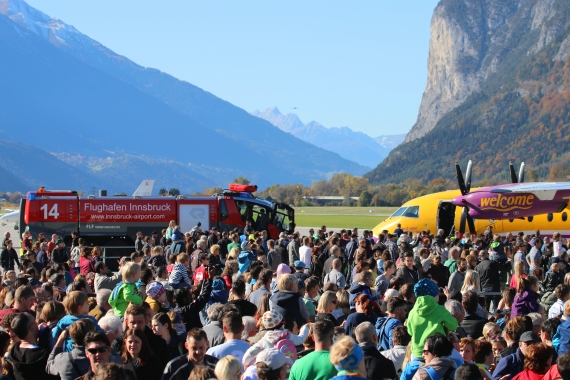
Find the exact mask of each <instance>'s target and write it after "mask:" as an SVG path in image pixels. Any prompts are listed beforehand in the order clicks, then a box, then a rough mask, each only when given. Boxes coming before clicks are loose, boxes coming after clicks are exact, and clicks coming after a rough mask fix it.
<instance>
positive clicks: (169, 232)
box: [166, 220, 176, 240]
mask: <svg viewBox="0 0 570 380" xmlns="http://www.w3.org/2000/svg"><path fill="white" fill-rule="evenodd" d="M174 227H176V221H175V220H171V221H170V223H168V228H167V229H166V240H168V239H172V230H174Z"/></svg>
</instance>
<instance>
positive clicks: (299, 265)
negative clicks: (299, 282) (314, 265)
mask: <svg viewBox="0 0 570 380" xmlns="http://www.w3.org/2000/svg"><path fill="white" fill-rule="evenodd" d="M293 265H294V266H295V268H306V267H307V266H306V265H305V263H304V262H302V261H301V260H297V261H295V262H294V263H293Z"/></svg>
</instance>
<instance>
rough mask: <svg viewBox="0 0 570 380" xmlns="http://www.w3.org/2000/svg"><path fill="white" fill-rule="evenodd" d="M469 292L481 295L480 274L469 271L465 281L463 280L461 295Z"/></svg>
mask: <svg viewBox="0 0 570 380" xmlns="http://www.w3.org/2000/svg"><path fill="white" fill-rule="evenodd" d="M468 290H473V291H474V292H475V293H481V280H480V277H479V273H477V272H475V271H474V270H468V271H467V272H466V273H465V279H464V280H463V286H462V287H461V294H464V293H465V292H466V291H468Z"/></svg>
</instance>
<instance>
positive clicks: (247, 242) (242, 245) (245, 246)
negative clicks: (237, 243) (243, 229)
mask: <svg viewBox="0 0 570 380" xmlns="http://www.w3.org/2000/svg"><path fill="white" fill-rule="evenodd" d="M250 244H251V243H250V242H249V240H244V241H243V242H242V243H241V249H246V248H247V246H248V245H250Z"/></svg>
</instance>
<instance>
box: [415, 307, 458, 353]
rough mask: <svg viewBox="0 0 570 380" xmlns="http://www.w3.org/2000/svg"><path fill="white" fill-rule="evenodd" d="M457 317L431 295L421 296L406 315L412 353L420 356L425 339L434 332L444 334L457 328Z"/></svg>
mask: <svg viewBox="0 0 570 380" xmlns="http://www.w3.org/2000/svg"><path fill="white" fill-rule="evenodd" d="M457 325H458V323H457V319H455V318H454V317H453V316H452V315H451V313H449V311H447V309H446V308H445V307H443V306H441V305H440V304H438V303H437V301H436V300H435V298H434V297H432V296H421V297H418V299H417V300H416V304H415V305H414V308H413V309H412V310H411V311H410V315H409V316H408V333H409V334H410V335H411V336H412V355H414V356H415V357H417V358H421V357H422V353H423V349H424V344H425V342H426V339H427V338H429V337H430V336H432V335H433V334H435V333H441V334H444V335H446V334H447V332H448V331H455V330H456V329H457Z"/></svg>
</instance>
